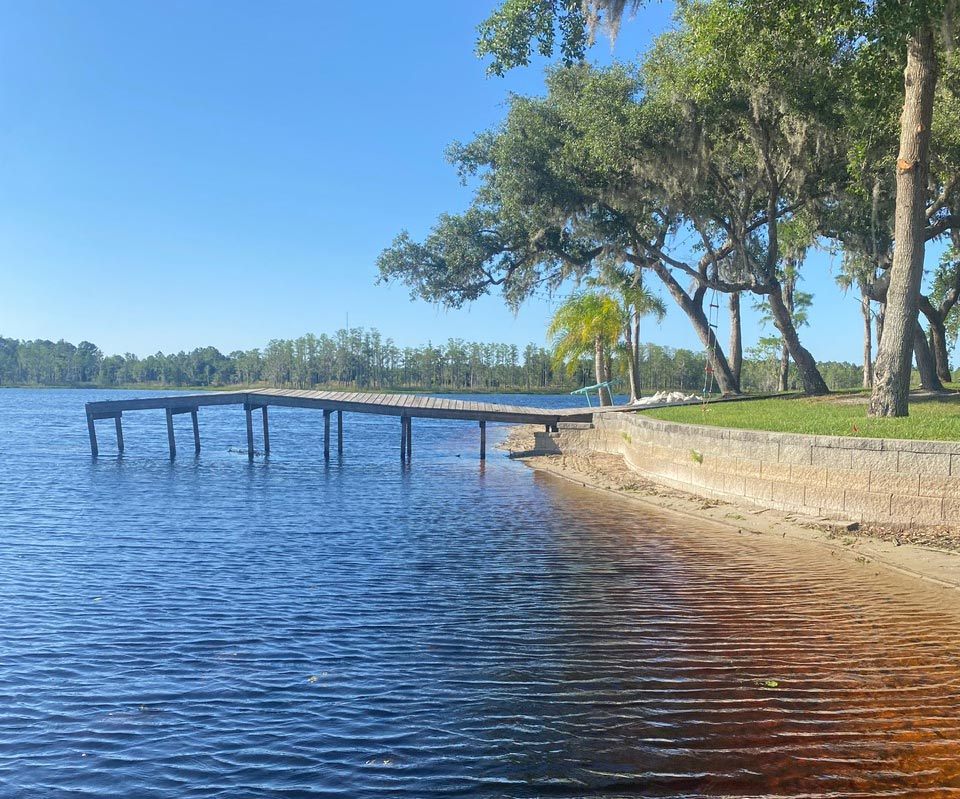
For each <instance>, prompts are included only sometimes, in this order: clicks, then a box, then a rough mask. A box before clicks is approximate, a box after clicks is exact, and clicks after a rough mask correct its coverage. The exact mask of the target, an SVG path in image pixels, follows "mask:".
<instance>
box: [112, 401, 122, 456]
mask: <svg viewBox="0 0 960 799" xmlns="http://www.w3.org/2000/svg"><path fill="white" fill-rule="evenodd" d="M120 416H121V413H120V412H119V411H118V412H117V415H116V416H114V417H113V422H114V424H115V425H116V426H117V452H123V424H122V423H121V421H120Z"/></svg>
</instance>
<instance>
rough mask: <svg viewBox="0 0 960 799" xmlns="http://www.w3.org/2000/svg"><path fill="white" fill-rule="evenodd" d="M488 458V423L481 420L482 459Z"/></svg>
mask: <svg viewBox="0 0 960 799" xmlns="http://www.w3.org/2000/svg"><path fill="white" fill-rule="evenodd" d="M486 459H487V423H486V421H484V420H482V419H481V420H480V460H482V461H485V460H486Z"/></svg>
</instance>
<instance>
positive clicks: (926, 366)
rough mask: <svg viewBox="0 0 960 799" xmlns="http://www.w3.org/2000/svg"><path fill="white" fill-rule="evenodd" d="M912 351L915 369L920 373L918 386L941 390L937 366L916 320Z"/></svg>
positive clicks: (928, 389)
mask: <svg viewBox="0 0 960 799" xmlns="http://www.w3.org/2000/svg"><path fill="white" fill-rule="evenodd" d="M913 353H914V355H915V356H916V358H917V371H918V372H919V373H920V388H924V389H926V390H927V391H943V386H942V385H941V384H940V379H939V378H938V377H937V367H936V365H935V364H934V361H933V355H931V354H930V347H929V345H928V344H927V337H926V336H925V335H923V328H922V327H920V323H919V322H917V323H916V325H914V331H913Z"/></svg>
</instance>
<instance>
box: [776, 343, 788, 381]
mask: <svg viewBox="0 0 960 799" xmlns="http://www.w3.org/2000/svg"><path fill="white" fill-rule="evenodd" d="M789 390H790V349H789V348H788V347H787V342H786V341H784V342H783V344H781V345H780V375H779V377H778V379H777V391H781V392H782V391H789Z"/></svg>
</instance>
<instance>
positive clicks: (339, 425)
mask: <svg viewBox="0 0 960 799" xmlns="http://www.w3.org/2000/svg"><path fill="white" fill-rule="evenodd" d="M337 455H343V411H337Z"/></svg>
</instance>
